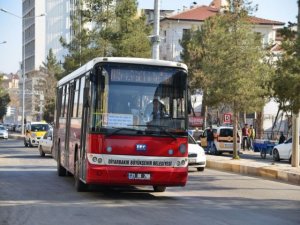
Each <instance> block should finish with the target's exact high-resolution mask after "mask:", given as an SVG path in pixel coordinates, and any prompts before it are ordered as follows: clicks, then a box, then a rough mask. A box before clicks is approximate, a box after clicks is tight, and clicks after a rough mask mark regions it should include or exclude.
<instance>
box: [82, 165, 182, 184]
mask: <svg viewBox="0 0 300 225" xmlns="http://www.w3.org/2000/svg"><path fill="white" fill-rule="evenodd" d="M187 176H188V167H175V168H174V167H127V166H126V167H122V166H94V165H88V168H87V174H86V180H85V181H86V183H87V184H102V185H120V186H124V185H126V186H127V185H153V186H185V184H186V182H187Z"/></svg>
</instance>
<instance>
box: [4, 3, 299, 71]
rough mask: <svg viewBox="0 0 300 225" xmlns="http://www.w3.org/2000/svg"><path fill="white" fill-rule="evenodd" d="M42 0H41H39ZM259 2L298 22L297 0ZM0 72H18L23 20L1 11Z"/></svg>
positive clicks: (272, 15)
mask: <svg viewBox="0 0 300 225" xmlns="http://www.w3.org/2000/svg"><path fill="white" fill-rule="evenodd" d="M37 1H41V0H37ZM211 1H212V0H196V1H192V0H161V1H160V6H161V9H171V10H178V9H182V8H183V6H186V7H190V6H191V4H192V3H193V2H197V4H198V5H208V4H209V3H210V2H211ZM252 2H253V4H257V5H258V11H257V12H256V13H255V14H254V15H255V16H257V17H260V18H264V19H270V20H276V21H280V22H284V23H286V24H287V22H289V21H290V22H296V21H297V20H296V16H297V14H298V12H297V9H298V8H297V0H252ZM138 3H139V8H147V9H151V8H153V6H154V0H138ZM21 7H22V0H0V8H3V9H5V10H7V11H9V12H12V13H14V14H16V15H19V16H22V15H21ZM3 41H6V42H7V43H5V44H0V71H1V72H4V73H16V72H17V71H18V69H19V68H20V61H21V60H22V20H21V19H20V18H17V17H14V16H12V15H9V14H6V13H3V12H2V11H0V43H2V42H3Z"/></svg>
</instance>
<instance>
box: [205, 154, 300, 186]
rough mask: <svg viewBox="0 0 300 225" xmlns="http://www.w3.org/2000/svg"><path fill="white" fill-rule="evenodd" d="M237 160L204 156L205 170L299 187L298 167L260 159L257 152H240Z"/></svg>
mask: <svg viewBox="0 0 300 225" xmlns="http://www.w3.org/2000/svg"><path fill="white" fill-rule="evenodd" d="M242 153H243V154H241V155H240V159H239V160H234V159H232V155H229V154H228V155H226V154H224V155H221V156H214V155H206V157H207V164H206V165H207V168H211V169H217V170H223V171H229V172H234V173H240V174H246V175H250V176H261V177H264V178H268V179H277V180H279V181H283V182H287V183H290V184H296V185H300V167H298V168H296V167H292V166H291V165H290V164H289V163H288V161H280V162H274V161H273V159H272V156H271V155H267V156H266V159H262V158H261V156H260V153H259V152H253V151H245V152H242Z"/></svg>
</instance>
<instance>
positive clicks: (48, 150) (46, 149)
mask: <svg viewBox="0 0 300 225" xmlns="http://www.w3.org/2000/svg"><path fill="white" fill-rule="evenodd" d="M52 147H53V130H52V129H50V130H48V131H47V132H46V133H45V135H44V136H43V137H42V138H41V139H40V141H39V146H38V149H39V153H40V156H41V157H44V156H45V154H51V155H52Z"/></svg>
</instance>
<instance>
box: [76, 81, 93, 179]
mask: <svg viewBox="0 0 300 225" xmlns="http://www.w3.org/2000/svg"><path fill="white" fill-rule="evenodd" d="M81 85H82V86H81V87H83V88H80V89H81V90H80V91H83V109H82V121H81V135H80V152H79V154H77V156H75V157H79V159H78V160H79V169H80V171H79V176H80V177H81V178H83V179H85V176H86V170H85V169H84V168H85V159H86V154H85V153H86V145H87V131H88V129H89V125H88V115H89V109H90V103H89V99H90V88H89V82H88V76H86V77H83V78H82V80H81Z"/></svg>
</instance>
